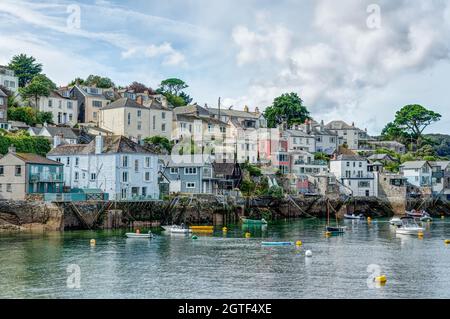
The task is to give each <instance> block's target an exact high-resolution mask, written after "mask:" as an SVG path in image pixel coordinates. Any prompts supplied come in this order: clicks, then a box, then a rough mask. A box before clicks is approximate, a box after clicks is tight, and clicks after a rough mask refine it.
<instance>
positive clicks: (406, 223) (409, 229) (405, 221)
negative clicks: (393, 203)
mask: <svg viewBox="0 0 450 319" xmlns="http://www.w3.org/2000/svg"><path fill="white" fill-rule="evenodd" d="M401 221H402V225H401V226H399V227H398V228H397V229H396V232H397V234H403V235H418V234H419V233H422V232H424V231H425V228H423V227H420V226H419V225H418V224H417V222H416V221H415V220H414V218H413V217H409V216H408V217H402V218H401Z"/></svg>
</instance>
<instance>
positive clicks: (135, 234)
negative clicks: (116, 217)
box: [125, 231, 154, 239]
mask: <svg viewBox="0 0 450 319" xmlns="http://www.w3.org/2000/svg"><path fill="white" fill-rule="evenodd" d="M125 236H127V237H128V238H146V239H148V238H153V237H154V235H153V234H152V232H151V231H149V232H148V233H146V234H141V233H126V234H125Z"/></svg>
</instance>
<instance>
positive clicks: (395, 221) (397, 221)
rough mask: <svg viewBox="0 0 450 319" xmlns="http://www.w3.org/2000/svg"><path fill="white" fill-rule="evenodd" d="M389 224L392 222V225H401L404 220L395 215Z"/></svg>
mask: <svg viewBox="0 0 450 319" xmlns="http://www.w3.org/2000/svg"><path fill="white" fill-rule="evenodd" d="M389 224H391V225H392V226H397V227H400V226H401V225H402V220H401V219H400V218H399V217H393V218H392V219H391V220H390V221H389Z"/></svg>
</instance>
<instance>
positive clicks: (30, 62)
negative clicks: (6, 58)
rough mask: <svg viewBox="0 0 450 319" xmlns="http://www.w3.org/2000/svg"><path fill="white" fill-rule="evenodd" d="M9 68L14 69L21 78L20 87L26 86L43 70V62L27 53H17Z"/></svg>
mask: <svg viewBox="0 0 450 319" xmlns="http://www.w3.org/2000/svg"><path fill="white" fill-rule="evenodd" d="M8 68H10V69H11V70H13V71H14V73H15V74H16V76H17V77H18V78H19V87H25V86H26V85H27V84H28V83H30V82H31V80H32V79H33V78H34V77H35V76H36V75H38V74H39V73H41V72H42V64H40V63H37V62H36V59H35V58H34V57H32V56H27V55H26V54H19V55H15V56H14V57H13V58H12V59H11V61H10V62H9V64H8Z"/></svg>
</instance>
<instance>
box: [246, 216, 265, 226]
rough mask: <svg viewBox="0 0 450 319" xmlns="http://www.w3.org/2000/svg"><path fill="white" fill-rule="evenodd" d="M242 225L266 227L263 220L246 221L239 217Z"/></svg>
mask: <svg viewBox="0 0 450 319" xmlns="http://www.w3.org/2000/svg"><path fill="white" fill-rule="evenodd" d="M241 220H242V223H244V224H246V225H267V221H266V220H265V219H264V218H261V219H248V218H243V217H241Z"/></svg>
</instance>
